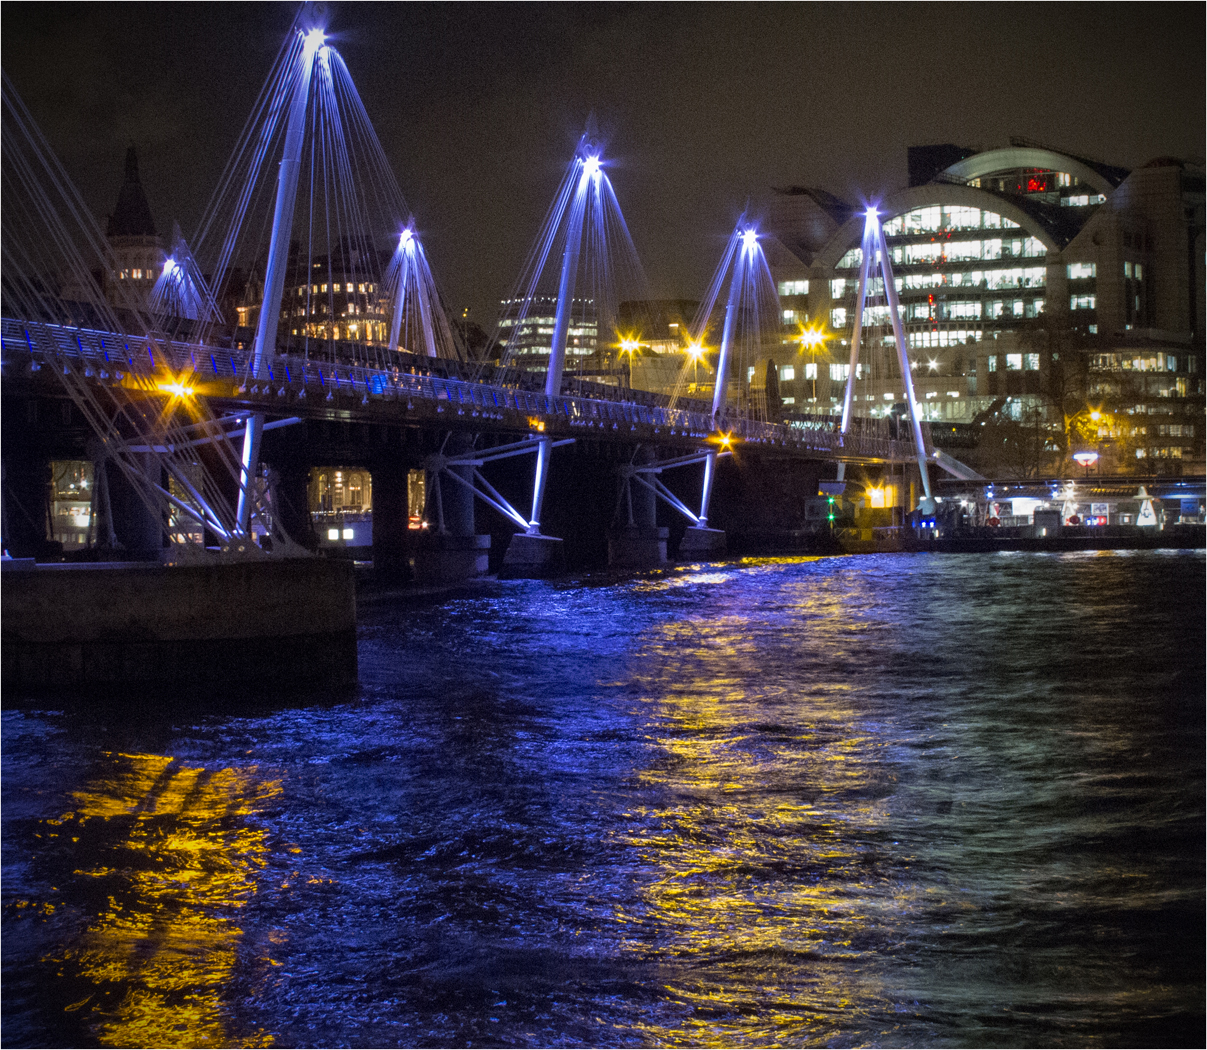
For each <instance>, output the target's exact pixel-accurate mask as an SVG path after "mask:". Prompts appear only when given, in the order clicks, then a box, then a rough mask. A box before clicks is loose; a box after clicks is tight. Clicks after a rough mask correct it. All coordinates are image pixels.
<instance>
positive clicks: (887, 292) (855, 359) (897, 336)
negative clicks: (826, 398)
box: [838, 207, 931, 502]
mask: <svg viewBox="0 0 1207 1050" xmlns="http://www.w3.org/2000/svg"><path fill="white" fill-rule="evenodd" d="M861 251H862V253H863V259H862V260H861V261H860V264H859V290H858V292H857V293H856V296H855V324H854V328H853V329H852V332H851V365H850V372H849V374H848V375H847V385H846V391H845V393H844V394H843V399H842V426H841V432H842V433H843V434H845V433H846V432H847V427H848V426H849V425H850V422H851V403H852V401H853V400H854V395H855V375H856V370H857V368H858V366H859V350H860V345H861V341H862V337H863V312H864V310H865V309H866V308H867V301H868V298H869V281H868V277H869V276H871V275H872V268H873V267H875V268H877V269H879V271H880V276H881V279H882V280H883V281H884V296H885V299H887V300H888V312H889V318H890V319H891V321H892V325H893V342H894V343H896V345H897V361H898V364H899V365H900V367H901V377H902V382H903V383H904V384H905V399H906V401H907V402H908V403H909V415H910V421H911V422H912V424H913V430H914V448H915V450H916V452H917V456H918V470H919V472H920V473H921V475H922V491H923V494H924V496H925V499H926V500H927V501H928V502H929V501H930V499H931V494H930V475H929V473H928V472H927V463H926V443H925V441H923V439H922V420H921V417H920V415H919V412H918V399H917V398H916V397H915V396H914V379H913V375H912V374H911V372H910V363H909V352H908V347H907V346H906V343H905V330H904V329H903V327H902V325H901V306H900V303H899V302H898V300H897V285H896V282H895V280H894V278H893V265H892V262H891V259H890V256H889V251H888V242H887V241H886V240H885V237H884V227H883V226H882V225H881V223H880V217H879V215H878V214H877V213H876V209H875V208H874V207H872V208H868V210H867V215H866V218H865V220H864V224H863V241H862V242H861ZM845 470H846V463H843V462H840V463H839V464H838V480H839V481H841V480H842V479H843V475H844V473H845Z"/></svg>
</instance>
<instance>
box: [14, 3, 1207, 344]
mask: <svg viewBox="0 0 1207 1050" xmlns="http://www.w3.org/2000/svg"><path fill="white" fill-rule="evenodd" d="M295 12H296V9H295V8H294V7H292V6H285V5H281V6H273V5H249V6H246V7H238V8H223V9H221V11H219V9H209V8H187V9H183V10H182V9H178V8H169V7H164V8H159V7H143V8H139V9H137V10H136V11H132V12H131V11H125V10H124V9H116V8H114V9H110V8H97V9H93V8H86V9H63V8H57V7H50V6H49V5H29V6H28V7H24V8H21V9H18V13H17V14H16V17H13V16H12V15H10V17H9V18H8V19H7V20H6V29H8V32H7V33H6V35H5V44H4V49H3V50H4V66H5V70H6V72H7V73H8V74H9V76H10V77H11V78H12V79H13V82H14V84H15V86H16V87H17V89H18V91H20V92H21V93H22V95H23V96H24V97H25V99H26V102H27V104H29V105H30V107H31V110H32V112H33V113H34V116H35V117H36V119H38V121H39V122H40V124H41V125H42V128H43V130H44V132H45V133H46V135H47V137H48V138H49V140H50V142H51V145H52V147H53V148H54V149H55V150H56V151H57V152H58V154H59V156H60V158H61V159H62V160H63V162H64V164H65V166H66V168H67V170H68V172H69V174H70V175H71V176H72V178H73V179H75V181H76V182H77V184H78V185H79V187H80V189H81V191H82V192H83V194H84V196H85V199H86V201H87V202H88V203H89V205H90V206H91V207H92V209H93V210H94V212H95V213H96V215H97V217H98V219H100V220H101V221H102V222H103V221H104V218H105V215H106V214H107V212H108V211H109V210H111V209H112V207H113V202H114V200H115V199H116V191H117V188H118V186H119V184H120V179H121V167H122V166H121V158H122V155H123V153H124V150H125V148H126V145H127V144H129V143H134V144H135V145H136V146H137V147H138V149H139V157H140V161H141V164H142V169H143V181H144V185H145V187H146V189H147V193H148V196H149V198H150V202H151V207H152V210H153V213H154V215H155V219H156V222H157V225H158V226H159V228H160V231H161V233H166V232H167V231H168V230H169V229H170V227H171V223H172V222H173V221H179V222H180V225H181V227H182V229H183V231H184V233H185V236H186V237H189V236H191V235H192V232H193V230H194V229H195V227H196V224H197V221H198V219H199V218H200V215H201V213H202V211H203V209H204V207H205V203H206V201H207V200H208V196H209V194H210V193H211V192H212V191H213V188H214V186H215V185H216V184H217V179H218V175H219V174H220V171H221V168H222V165H223V164H224V163H225V161H226V158H227V155H228V154H229V150H230V147H231V145H232V144H233V141H234V139H235V137H236V136H237V135H238V132H239V130H240V128H241V127H242V124H243V121H244V120H245V119H246V116H247V114H248V113H250V111H251V107H252V103H253V101H254V99H255V96H256V94H257V93H258V91H259V88H260V85H261V82H262V80H263V78H264V76H265V75H266V73H267V70H268V67H269V65H270V64H271V61H272V57H273V55H274V54H275V51H276V49H277V48H278V47H279V46H280V43H281V41H282V40H283V38H284V34H285V32H286V30H287V28H288V25H289V22H290V20H291V19H292V18H293V16H294V14H295ZM539 12H540V13H539V16H538V17H536V18H532V19H527V20H526V21H524V22H523V23H522V24H517V20H516V19H515V15H514V10H513V9H511V8H503V9H498V8H478V7H473V8H471V7H448V6H441V5H424V6H419V7H415V6H411V5H408V6H407V7H405V8H391V7H389V6H383V5H375V4H364V5H355V6H353V5H333V6H332V7H330V8H328V9H327V10H326V11H325V12H315V17H316V18H318V19H320V20H322V21H324V22H325V24H326V25H327V27H328V29H329V31H330V33H331V34H332V36H333V39H334V42H335V43H337V45H338V46H339V47H340V49H341V51H342V52H343V53H344V55H345V57H346V59H347V61H348V63H349V66H350V68H351V70H352V73H353V76H354V77H355V78H356V80H357V82H358V84H359V85H360V88H361V92H362V95H363V97H364V99H365V104H366V106H367V107H368V109H369V115H370V118H371V119H372V120H373V122H374V125H375V126H376V127H377V129H378V131H379V134H380V136H381V138H382V141H383V144H384V146H385V148H386V152H387V155H388V156H389V158H390V161H391V163H392V165H393V167H394V170H395V172H396V174H397V176H398V179H399V182H400V184H401V187H402V190H403V193H404V195H405V196H406V199H407V202H408V204H409V206H410V207H411V209H412V210H413V211H414V213H415V215H416V218H417V221H418V225H419V228H420V230H421V232H422V234H423V236H424V238H425V243H426V244H427V246H428V250H429V253H430V256H431V258H432V263H433V268H434V270H435V274H436V278H437V281H438V282H439V283H440V285H441V286H442V287H443V288H444V290H445V294H446V296H447V298H448V300H449V302H450V304H454V305H456V306H457V307H458V308H460V307H462V306H467V305H468V306H470V307H471V310H472V316H473V318H474V319H475V320H476V321H478V322H479V323H480V324H482V325H483V326H484V327H486V328H487V329H489V328H491V327H492V326H493V323H494V321H495V311H496V309H497V302H498V300H500V299H501V298H504V297H506V296H507V295H508V294H509V293H510V292H511V291H512V283H513V282H514V281H515V279H516V277H517V275H518V273H519V270H520V268H521V266H522V263H523V259H524V256H525V253H526V252H527V250H528V248H529V246H530V244H531V242H532V239H533V237H534V236H535V233H536V230H537V227H538V226H539V223H540V220H541V218H542V216H543V215H544V212H545V209H546V208H547V206H548V203H549V200H550V198H551V196H552V193H553V190H554V188H555V187H556V184H557V179H558V176H559V172H560V171H561V169H562V168H563V167H564V164H565V162H566V160H567V158H568V156H569V154H570V152H571V151H572V149H573V145H574V141H575V140H576V138H577V136H578V135H579V134H580V133H581V130H582V126H583V125H584V123H585V122H586V120H587V118H588V115H589V114H590V113H592V112H593V113H594V114H595V115H596V117H597V119H598V121H599V124H600V127H601V131H602V134H603V137H604V138H605V139H606V141H607V157H608V158H609V163H610V165H611V171H612V177H613V180H614V182H615V185H616V191H617V194H618V196H619V198H620V201H621V204H622V207H623V208H624V209H625V213H626V215H627V216H628V218H629V223H630V226H631V228H632V231H633V235H634V239H635V241H636V244H637V247H638V251H639V253H640V256H641V258H642V261H643V262H644V264H645V267H646V270H647V273H648V275H649V278H650V285H651V291H652V293H653V294H654V295H657V296H663V297H668V298H670V297H698V296H699V295H700V294H701V293H702V290H703V286H704V284H705V283H706V282H707V278H708V274H709V273H710V272H711V269H712V267H713V266H714V264H715V260H716V257H717V256H718V254H719V252H720V250H721V246H722V244H723V241H724V238H725V236H726V234H727V232H728V230H729V229H730V228H731V226H732V223H733V220H734V218H735V217H736V216H737V214H738V213H739V212H740V211H741V210H742V209H743V208H744V207H745V205H746V204H747V201H750V202H751V203H752V204H753V205H754V208H755V210H756V211H758V210H759V209H760V208H762V207H763V206H764V204H765V201H766V199H767V198H768V196H769V195H770V190H771V188H772V187H774V186H784V185H790V184H805V185H819V186H824V187H826V188H828V189H830V190H831V191H833V192H837V193H839V194H841V195H843V196H845V197H847V198H848V199H851V200H857V199H860V198H874V197H878V196H879V195H881V194H883V193H885V192H888V191H890V190H892V189H894V188H897V187H900V186H902V185H904V183H905V171H904V169H905V149H906V147H907V146H908V145H911V144H920V143H926V142H937V141H953V142H958V143H961V144H965V145H974V146H991V145H995V144H1001V143H1004V142H1005V140H1006V139H1007V138H1008V137H1009V136H1010V135H1012V134H1023V135H1026V136H1028V137H1032V138H1035V139H1038V140H1041V141H1051V142H1052V143H1053V144H1054V145H1058V146H1061V147H1063V148H1064V149H1067V150H1070V151H1075V152H1076V151H1080V152H1081V153H1083V154H1086V155H1090V156H1094V157H1099V158H1101V159H1103V160H1106V161H1108V162H1111V163H1118V164H1122V165H1128V166H1132V165H1137V164H1142V163H1144V162H1146V161H1147V160H1149V159H1151V158H1152V157H1155V156H1158V155H1169V154H1172V155H1177V156H1180V157H1183V158H1187V159H1190V160H1192V161H1194V160H1197V161H1199V162H1200V163H1201V161H1202V153H1203V133H1202V126H1203V122H1202V119H1201V118H1202V106H1201V103H1196V104H1194V105H1186V104H1180V105H1170V104H1169V102H1170V101H1171V100H1173V99H1178V98H1181V99H1182V101H1183V103H1184V102H1185V101H1186V100H1190V99H1201V98H1202V97H1203V79H1204V63H1203V57H1202V54H1201V49H1199V48H1198V47H1197V46H1196V45H1195V44H1193V43H1192V41H1193V40H1196V39H1198V38H1197V37H1196V36H1195V34H1194V32H1193V31H1192V30H1193V28H1194V26H1195V25H1199V26H1201V22H1202V13H1201V12H1198V11H1196V10H1193V9H1189V8H1174V9H1172V10H1168V9H1162V10H1160V11H1158V12H1157V13H1156V14H1155V15H1154V16H1146V17H1141V15H1140V14H1139V13H1138V9H1137V10H1136V11H1132V10H1125V11H1124V12H1123V14H1122V15H1121V16H1120V17H1116V18H1113V19H1111V20H1110V21H1109V22H1106V23H1099V24H1095V25H1087V24H1086V19H1085V17H1084V9H1079V8H1073V7H1069V6H1060V7H1055V8H1053V7H1051V6H1049V7H1045V8H1044V9H1043V13H1042V15H1039V14H1037V15H1035V16H1033V17H1029V18H1018V17H1017V16H1016V15H1014V14H1013V9H1011V13H1010V14H1007V13H1006V9H1005V8H995V7H994V8H988V9H986V8H979V9H978V11H977V14H976V16H975V17H974V16H973V15H971V14H968V13H965V12H962V11H961V12H956V13H952V11H951V9H950V8H948V7H943V8H940V7H937V6H931V5H923V6H911V7H909V8H887V7H883V6H878V7H875V8H872V7H869V6H858V7H853V6H848V5H828V6H825V7H821V8H800V9H797V8H783V7H766V8H754V9H751V8H736V7H731V6H727V5H726V6H720V7H710V8H708V9H707V10H701V9H691V8H678V7H674V8H672V7H668V6H662V5H659V6H650V7H646V6H642V7H635V6H628V5H621V6H617V7H599V6H591V7H575V8H573V9H571V8H569V7H563V6H558V5H550V6H548V7H545V8H541V9H539ZM940 13H941V14H942V16H943V17H942V19H941V20H940V19H939V18H937V17H936V16H938V15H939V14H940ZM873 14H874V17H872V16H873ZM1196 20H1197V21H1196ZM1041 29H1044V30H1045V32H1044V33H1043V34H1039V35H1038V36H1037V34H1038V31H1039V30H1041ZM1200 36H1201V34H1200ZM940 39H941V40H942V43H941V44H936V45H935V46H932V47H930V49H929V50H927V48H926V47H925V46H923V45H924V42H925V41H929V40H940ZM1070 40H1075V41H1077V42H1078V44H1079V46H1078V47H1076V48H1070V47H1068V41H1070ZM566 41H569V43H568V44H567V43H566ZM1066 52H1072V53H1071V54H1069V53H1066ZM885 56H887V57H885ZM907 56H908V57H907ZM918 56H924V58H923V59H922V60H921V61H919V57H918ZM632 70H641V74H640V75H637V76H635V75H633V74H632V72H631V71H632ZM1028 84H1031V85H1032V86H1031V87H1028ZM860 85H862V86H860ZM1104 101H1105V102H1106V103H1107V105H1105V106H1104V105H1103V104H1102V103H1103V102H1104Z"/></svg>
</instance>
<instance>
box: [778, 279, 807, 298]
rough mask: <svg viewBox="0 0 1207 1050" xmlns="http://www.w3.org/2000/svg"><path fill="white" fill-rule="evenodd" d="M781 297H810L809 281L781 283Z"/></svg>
mask: <svg viewBox="0 0 1207 1050" xmlns="http://www.w3.org/2000/svg"><path fill="white" fill-rule="evenodd" d="M779 290H780V295H808V294H809V282H808V281H780V284H779Z"/></svg>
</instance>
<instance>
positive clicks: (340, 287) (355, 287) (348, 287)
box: [294, 281, 377, 299]
mask: <svg viewBox="0 0 1207 1050" xmlns="http://www.w3.org/2000/svg"><path fill="white" fill-rule="evenodd" d="M327 287H328V286H327V284H326V283H324V284H312V285H311V286H310V294H311V295H319V294H323V295H326V294H327ZM376 287H377V286H376V285H374V284H366V283H365V282H364V281H361V282H360V283H359V284H354V283H353V282H352V281H347V282H344V281H336V282H335V283H334V284H332V285H331V286H330V288H331V291H332V292H336V293H338V292H344V293H346V294H350V293H352V292H354V291H356V292H360V293H362V294H364V293H366V292H367V293H369V294H370V295H371V294H372V293H373V292H374V291H375V290H376ZM294 294H295V295H296V296H297V297H298V298H299V299H300V298H301V297H302V296H304V295H305V294H306V286H305V285H304V284H303V285H302V286H301V287H299V288H298V289H296V291H295V293H294Z"/></svg>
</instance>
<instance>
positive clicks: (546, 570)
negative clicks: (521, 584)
mask: <svg viewBox="0 0 1207 1050" xmlns="http://www.w3.org/2000/svg"><path fill="white" fill-rule="evenodd" d="M564 571H565V554H564V552H563V549H562V541H561V540H560V539H558V537H556V536H529V535H527V534H526V533H523V532H518V533H516V534H515V535H514V536H512V537H511V543H510V544H509V545H508V547H507V553H506V554H504V555H503V568H502V570H500V572H499V578H500V579H503V580H546V579H549V578H550V577H553V576H560V575H561V574H562V573H563V572H564Z"/></svg>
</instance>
